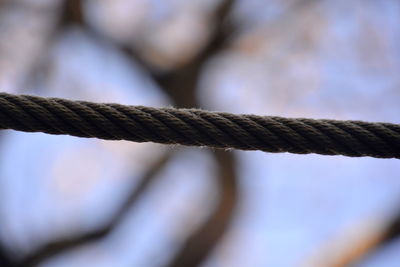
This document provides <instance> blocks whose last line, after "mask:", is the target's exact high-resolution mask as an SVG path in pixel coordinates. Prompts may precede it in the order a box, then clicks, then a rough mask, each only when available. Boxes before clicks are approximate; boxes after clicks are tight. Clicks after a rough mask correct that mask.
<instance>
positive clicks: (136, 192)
mask: <svg viewBox="0 0 400 267" xmlns="http://www.w3.org/2000/svg"><path fill="white" fill-rule="evenodd" d="M173 154H174V152H173V150H168V151H167V152H166V153H165V154H164V155H163V156H162V157H161V158H160V159H159V160H157V161H156V162H155V163H153V164H152V165H151V166H150V167H149V168H148V170H147V172H146V173H145V174H144V175H143V177H142V179H141V180H140V182H139V184H138V185H133V186H132V188H131V189H130V190H129V191H130V193H128V197H127V198H126V199H125V200H124V202H123V203H122V205H121V206H120V207H119V208H118V210H117V211H116V212H115V214H113V215H112V216H111V220H110V221H109V222H108V223H107V224H106V225H105V226H103V227H101V228H100V229H97V230H94V231H93V232H90V233H84V234H81V235H78V236H71V237H69V238H67V239H60V240H57V241H55V242H51V243H49V244H47V245H45V246H44V247H42V248H40V249H38V250H37V251H35V252H34V253H33V254H31V255H28V256H27V257H26V258H24V259H23V260H22V261H21V262H19V263H18V266H20V267H30V266H32V267H33V266H37V265H38V264H39V263H40V262H43V261H45V260H46V259H49V258H51V257H54V256H56V255H59V254H61V253H63V252H66V251H67V250H70V249H73V248H76V247H78V246H81V245H84V244H88V243H92V242H95V241H98V240H100V239H102V238H105V237H106V236H107V235H109V234H110V233H111V232H112V231H113V229H115V228H116V227H117V226H118V225H119V223H120V222H122V221H123V220H124V218H125V215H126V214H127V213H128V212H129V211H130V210H131V207H132V206H133V205H134V203H135V202H136V200H137V199H138V198H140V196H141V195H142V193H143V192H144V191H146V190H147V188H148V187H149V186H150V185H151V183H152V181H154V179H155V178H156V177H157V175H158V174H159V173H160V172H161V171H162V170H163V168H164V167H165V166H166V164H167V163H168V161H169V159H170V158H171V157H172V155H173Z"/></svg>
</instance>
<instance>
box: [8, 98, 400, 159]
mask: <svg viewBox="0 0 400 267" xmlns="http://www.w3.org/2000/svg"><path fill="white" fill-rule="evenodd" d="M0 129H13V130H18V131H25V132H44V133H49V134H68V135H72V136H78V137H96V138H101V139H107V140H130V141H135V142H156V143H162V144H182V145H188V146H209V147H214V148H236V149H242V150H262V151H266V152H290V153H296V154H308V153H316V154H322V155H344V156H350V157H361V156H371V157H376V158H400V125H399V124H392V123H370V122H363V121H340V120H315V119H304V118H297V119H293V118H283V117H271V116H257V115H236V114H231V113H224V112H209V111H204V110H199V109H176V108H151V107H144V106H126V105H120V104H99V103H92V102H86V101H72V100H67V99H61V98H43V97H37V96H30V95H12V94H8V93H0Z"/></svg>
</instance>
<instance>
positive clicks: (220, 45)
mask: <svg viewBox="0 0 400 267" xmlns="http://www.w3.org/2000/svg"><path fill="white" fill-rule="evenodd" d="M399 73H400V2H399V1H397V0H353V1H346V0H320V1H316V0H315V1H313V0H192V1H185V0H163V1H158V0H96V1H95V0H71V1H62V0H2V1H0V91H5V92H10V93H16V94H20V93H21V94H33V95H40V96H55V97H63V98H69V99H79V100H88V101H96V102H117V103H123V104H131V105H147V106H154V107H162V106H174V107H200V108H203V109H207V110H217V111H228V112H233V113H254V114H259V115H278V116H287V117H309V118H330V119H360V120H367V121H384V122H392V123H400V116H399V115H400V105H399V103H400V75H399ZM399 234H400V163H399V161H398V160H394V159H374V158H368V157H364V158H347V157H342V156H318V155H293V154H288V153H282V154H272V153H264V152H243V151H222V150H211V149H207V148H189V147H184V146H165V145H158V144H153V143H142V144H139V143H133V142H125V141H102V140H96V139H84V138H76V137H70V136H52V135H45V134H41V133H22V132H16V131H1V133H0V266H2V267H3V266H4V267H16V266H23V267H26V266H46V267H64V266H78V267H80V266H82V267H83V266H96V267H97V266H98V267H103V266H104V267H106V266H115V267H125V266H173V267H181V266H182V267H188V266H203V267H225V266H229V267H247V266H254V267H342V266H357V267H398V266H399V262H400V253H399V251H400V239H399V237H398V236H399Z"/></svg>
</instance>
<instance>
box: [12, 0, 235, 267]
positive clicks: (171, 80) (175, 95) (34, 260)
mask: <svg viewBox="0 0 400 267" xmlns="http://www.w3.org/2000/svg"><path fill="white" fill-rule="evenodd" d="M233 3H234V1H232V0H223V1H222V2H221V4H220V5H219V6H218V7H217V9H216V11H215V15H214V16H215V29H214V33H213V36H212V38H211V39H210V42H209V43H208V44H207V45H206V46H205V47H204V48H203V50H202V51H201V52H200V53H199V54H198V55H197V56H196V57H195V58H194V59H193V60H192V61H191V62H189V63H188V64H186V65H185V66H181V67H179V68H177V69H175V70H173V71H171V72H168V73H167V74H164V75H160V76H158V75H156V74H154V73H151V71H150V68H149V66H147V65H146V64H145V63H144V62H142V61H140V59H139V57H135V53H134V52H133V51H131V50H130V49H128V50H129V52H128V53H127V54H129V55H130V57H131V58H132V59H133V60H135V62H139V63H141V64H142V67H143V68H144V69H145V70H148V71H149V72H150V74H151V75H152V76H153V78H154V80H155V81H156V82H157V83H158V85H159V86H160V87H161V89H163V90H164V91H165V92H166V93H167V94H168V95H169V96H170V97H171V99H172V101H173V102H174V104H175V105H176V106H178V107H196V106H198V104H197V99H196V88H197V84H198V79H199V76H200V73H201V70H202V67H203V65H204V63H205V62H206V61H207V60H208V59H209V58H210V57H212V56H213V55H215V54H217V53H219V52H220V50H221V49H222V48H223V45H224V44H225V42H226V40H227V37H228V35H227V34H226V33H227V31H226V29H225V26H226V25H225V24H224V23H225V21H226V18H227V16H228V14H229V12H230V10H231V8H232V6H233ZM70 23H75V24H80V25H83V26H85V28H89V27H88V26H87V25H85V23H84V19H83V17H82V10H81V3H80V0H73V1H65V5H64V13H63V15H62V19H61V27H64V26H65V25H68V24H70ZM89 30H90V29H89ZM214 156H215V159H216V160H217V162H218V163H219V168H220V171H219V174H218V177H217V180H218V186H219V187H220V200H219V203H218V204H217V206H216V208H215V210H214V213H213V214H212V215H211V216H210V217H209V219H208V220H207V221H206V222H205V223H204V224H203V226H201V227H200V228H199V230H198V231H196V232H195V233H193V234H192V235H191V236H190V237H189V238H188V240H187V241H186V242H185V245H184V247H183V249H182V251H181V252H180V253H178V254H177V255H176V257H175V259H174V260H173V263H172V266H197V265H199V264H200V263H201V262H203V261H204V259H205V258H206V257H207V255H208V254H209V253H210V251H211V250H212V248H213V247H214V245H215V244H216V243H217V242H218V240H219V239H220V238H221V237H222V235H223V234H224V232H225V230H226V228H227V226H228V224H229V222H230V220H231V218H232V215H233V211H234V207H235V203H236V191H237V190H236V176H235V171H234V168H233V166H234V164H233V163H234V161H235V159H234V154H232V153H228V152H223V151H216V152H215V153H214ZM170 157H171V153H170V152H169V153H167V154H166V155H165V156H164V157H163V158H162V159H161V160H160V161H158V162H157V163H156V164H155V165H154V166H152V167H151V168H150V169H149V171H148V173H146V174H145V175H144V177H143V179H142V180H141V183H140V184H139V186H138V187H135V188H133V189H132V191H131V193H130V194H129V197H128V198H127V199H126V200H125V202H124V204H123V205H122V206H121V207H120V208H119V209H118V211H117V212H116V214H115V215H114V216H113V217H112V219H111V220H110V222H109V223H107V225H105V226H104V227H102V228H101V229H98V230H95V231H93V232H91V233H87V234H83V235H80V236H75V237H70V238H68V239H65V240H58V241H55V242H52V243H49V244H47V245H46V246H44V247H42V248H40V249H39V250H38V251H36V252H34V253H33V254H31V255H29V256H28V257H26V258H25V259H23V260H22V261H21V262H20V263H19V266H24V267H27V266H36V265H37V264H39V263H40V262H43V261H45V260H46V259H49V258H50V257H54V256H56V255H59V254H61V253H63V252H66V251H67V250H70V249H72V248H76V247H78V246H80V245H83V244H87V243H90V242H94V241H97V240H100V239H102V238H104V237H106V236H107V235H108V234H109V233H110V232H111V231H112V230H113V229H114V228H115V227H116V226H117V225H118V224H119V222H120V221H122V220H123V218H124V215H125V214H126V213H127V212H128V211H129V210H130V207H131V206H132V205H133V203H135V201H136V200H137V199H138V198H139V197H140V195H142V193H143V192H145V191H146V189H147V188H148V187H149V186H150V185H151V183H152V181H153V180H154V179H155V177H157V175H156V174H157V173H158V172H159V171H160V170H161V169H162V168H163V167H164V166H165V165H166V163H167V162H168V160H169V158H170Z"/></svg>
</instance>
